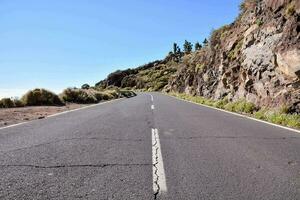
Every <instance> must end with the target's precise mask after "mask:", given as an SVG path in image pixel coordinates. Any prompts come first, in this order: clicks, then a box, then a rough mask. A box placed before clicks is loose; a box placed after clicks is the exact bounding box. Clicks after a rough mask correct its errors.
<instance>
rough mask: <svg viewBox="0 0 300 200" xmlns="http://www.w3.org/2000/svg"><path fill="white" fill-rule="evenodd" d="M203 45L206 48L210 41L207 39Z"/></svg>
mask: <svg viewBox="0 0 300 200" xmlns="http://www.w3.org/2000/svg"><path fill="white" fill-rule="evenodd" d="M203 45H204V46H205V47H206V46H207V45H208V40H207V39H206V38H205V39H204V41H203Z"/></svg>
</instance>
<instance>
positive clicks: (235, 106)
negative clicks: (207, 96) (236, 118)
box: [224, 100, 257, 114]
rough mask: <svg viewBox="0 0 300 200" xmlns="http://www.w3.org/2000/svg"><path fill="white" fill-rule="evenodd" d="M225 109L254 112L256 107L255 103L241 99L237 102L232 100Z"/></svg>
mask: <svg viewBox="0 0 300 200" xmlns="http://www.w3.org/2000/svg"><path fill="white" fill-rule="evenodd" d="M224 108H225V110H228V111H231V112H239V113H249V114H252V113H253V112H254V111H255V110H257V109H256V106H255V104H254V103H250V102H247V101H246V100H239V101H236V102H230V103H228V104H227V105H225V106H224Z"/></svg>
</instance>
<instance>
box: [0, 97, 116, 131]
mask: <svg viewBox="0 0 300 200" xmlns="http://www.w3.org/2000/svg"><path fill="white" fill-rule="evenodd" d="M121 99H122V98H119V99H114V100H111V101H106V102H103V103H97V104H93V105H90V106H85V107H82V108H77V109H74V110H68V111H64V112H59V113H56V114H53V115H49V116H46V117H45V118H44V119H47V118H51V117H55V116H58V115H63V114H66V113H70V112H75V111H78V110H83V109H86V108H91V107H94V106H99V105H102V104H106V103H111V102H113V101H118V100H121ZM38 120H40V119H34V120H31V121H28V122H20V123H17V124H12V125H9V126H5V127H0V130H3V129H7V128H12V127H15V126H20V125H23V124H28V123H31V122H34V121H38Z"/></svg>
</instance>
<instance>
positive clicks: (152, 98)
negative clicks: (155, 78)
mask: <svg viewBox="0 0 300 200" xmlns="http://www.w3.org/2000/svg"><path fill="white" fill-rule="evenodd" d="M150 96H151V101H152V102H153V101H154V99H153V96H152V94H150Z"/></svg>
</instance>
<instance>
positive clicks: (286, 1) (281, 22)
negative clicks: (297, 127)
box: [165, 0, 300, 110]
mask: <svg viewBox="0 0 300 200" xmlns="http://www.w3.org/2000/svg"><path fill="white" fill-rule="evenodd" d="M299 2H300V1H298V0H259V1H256V0H246V1H245V2H244V3H243V5H242V8H243V10H242V13H241V15H240V16H239V18H238V19H237V20H236V21H235V22H234V23H233V24H231V25H228V26H224V27H222V28H220V29H219V30H216V31H215V32H214V33H213V34H212V36H211V39H210V45H209V46H207V47H205V48H204V49H202V50H201V51H198V52H195V53H193V54H192V55H189V59H187V61H184V60H185V59H184V58H183V59H182V60H183V61H182V63H181V65H180V68H179V70H178V72H177V73H176V75H175V76H174V77H172V78H171V79H170V81H169V84H168V86H166V87H165V90H167V91H176V92H186V93H189V94H195V95H201V96H205V97H208V98H213V99H221V98H224V97H227V98H229V99H230V100H233V101H234V100H237V99H240V98H245V99H247V100H248V101H251V102H254V103H256V104H257V105H260V106H269V107H278V106H283V105H287V106H290V107H291V108H292V107H293V108H296V107H297V105H298V104H299V102H300V93H299V91H300V81H299V78H300V14H299ZM199 66H201V67H199ZM200 68H201V70H199V69H200ZM298 107H300V106H298ZM294 110H297V109H294ZM298 110H299V109H298Z"/></svg>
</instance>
